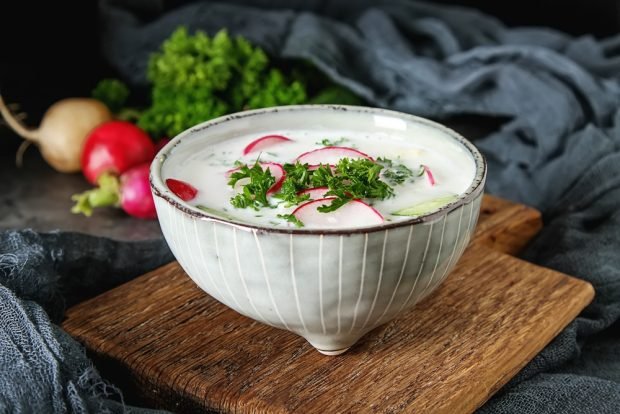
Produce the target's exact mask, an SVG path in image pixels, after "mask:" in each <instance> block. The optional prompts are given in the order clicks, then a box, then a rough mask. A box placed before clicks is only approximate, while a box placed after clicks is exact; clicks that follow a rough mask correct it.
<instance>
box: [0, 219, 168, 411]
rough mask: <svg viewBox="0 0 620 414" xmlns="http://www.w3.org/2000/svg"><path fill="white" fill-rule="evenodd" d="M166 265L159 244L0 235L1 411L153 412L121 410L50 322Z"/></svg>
mask: <svg viewBox="0 0 620 414" xmlns="http://www.w3.org/2000/svg"><path fill="white" fill-rule="evenodd" d="M171 260H172V255H171V253H170V250H169V249H168V246H167V245H166V243H165V241H163V240H153V241H144V242H139V243H131V242H116V241H112V240H107V239H101V238H97V237H92V236H87V235H83V234H77V233H47V234H36V233H34V232H32V231H28V230H25V231H7V232H3V233H0V413H37V414H40V413H67V412H71V413H104V412H107V413H122V412H136V413H149V412H152V411H151V410H146V409H130V408H129V407H127V406H126V405H125V404H124V403H123V398H122V394H121V392H120V390H118V389H117V388H116V387H114V386H113V385H112V384H109V383H107V382H106V381H104V380H103V379H102V378H101V376H100V375H99V373H98V372H97V370H96V368H95V367H94V366H93V365H92V363H91V362H90V360H89V359H88V358H87V356H86V353H85V351H84V349H83V348H82V347H81V346H80V345H79V344H78V343H77V342H75V341H74V340H73V339H72V338H71V337H70V336H69V335H67V334H66V333H65V332H64V331H63V330H62V329H60V328H59V327H58V326H57V325H56V324H57V323H59V322H60V320H61V319H62V314H63V311H64V309H65V308H66V307H68V306H71V305H73V304H75V303H77V302H79V301H81V300H84V299H85V298H87V297H90V296H94V295H96V294H98V293H101V292H103V291H105V290H107V289H110V288H111V287H113V286H116V285H118V284H120V283H122V282H125V281H127V280H129V279H130V278H133V277H135V276H136V275H138V274H140V273H142V272H144V271H147V270H149V269H154V268H156V267H158V266H160V265H162V264H164V263H167V262H170V261H171Z"/></svg>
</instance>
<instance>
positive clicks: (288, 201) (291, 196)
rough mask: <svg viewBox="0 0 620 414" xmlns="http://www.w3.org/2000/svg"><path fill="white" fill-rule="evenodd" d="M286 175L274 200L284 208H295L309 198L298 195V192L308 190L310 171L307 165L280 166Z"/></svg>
mask: <svg viewBox="0 0 620 414" xmlns="http://www.w3.org/2000/svg"><path fill="white" fill-rule="evenodd" d="M282 168H283V169H284V172H285V173H286V178H285V179H284V182H283V183H282V187H280V191H279V192H278V193H276V194H275V195H274V197H275V198H278V199H280V200H282V201H283V202H284V203H285V204H284V205H285V207H291V206H295V205H297V204H300V203H301V202H303V201H306V200H308V199H309V198H310V196H309V195H308V194H302V195H299V192H300V191H303V190H305V189H306V188H309V186H310V180H311V177H312V171H310V170H308V164H301V163H300V162H299V161H297V162H296V163H295V164H288V163H287V164H284V165H283V166H282Z"/></svg>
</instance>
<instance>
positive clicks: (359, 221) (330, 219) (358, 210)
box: [293, 197, 383, 229]
mask: <svg viewBox="0 0 620 414" xmlns="http://www.w3.org/2000/svg"><path fill="white" fill-rule="evenodd" d="M332 200H334V197H327V198H320V199H318V200H314V201H308V202H307V203H304V204H302V205H301V206H299V207H297V208H296V209H295V211H293V215H294V216H295V217H297V219H299V220H300V221H301V222H302V223H304V226H305V227H314V228H330V229H332V228H345V227H362V226H372V225H376V224H381V223H383V216H382V215H381V213H379V212H378V211H377V210H375V209H374V208H373V207H371V206H369V205H368V204H366V203H364V202H363V201H361V200H352V201H350V202H348V203H347V204H345V205H344V206H342V207H340V208H339V209H337V210H334V211H330V212H329V213H321V212H320V211H318V210H317V208H319V207H321V206H322V205H329V204H330V203H331V201H332Z"/></svg>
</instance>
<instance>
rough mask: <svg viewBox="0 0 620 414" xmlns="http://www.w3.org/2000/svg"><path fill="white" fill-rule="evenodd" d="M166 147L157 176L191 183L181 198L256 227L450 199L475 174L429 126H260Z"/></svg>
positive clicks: (342, 219) (304, 223) (384, 212)
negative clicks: (168, 155)
mask: <svg viewBox="0 0 620 414" xmlns="http://www.w3.org/2000/svg"><path fill="white" fill-rule="evenodd" d="M172 155H173V156H174V159H175V161H174V162H166V163H164V167H163V170H162V177H163V179H164V181H166V182H167V183H168V186H169V187H170V189H171V190H172V191H173V192H175V193H177V195H179V192H178V188H177V187H175V186H173V185H171V184H170V182H171V181H170V179H173V180H178V181H180V182H181V183H182V184H187V185H188V186H190V187H191V188H193V189H195V191H192V192H191V194H190V195H186V194H185V195H184V196H183V197H181V198H183V199H184V200H186V202H187V203H188V204H190V205H192V206H194V207H197V208H199V209H202V210H204V211H206V212H208V213H209V214H211V215H217V216H220V217H222V218H225V219H232V220H235V221H239V222H247V223H252V224H256V225H261V226H265V227H295V226H297V227H305V228H351V227H366V226H369V225H378V224H381V223H385V222H393V221H399V220H406V219H410V218H411V217H412V216H418V215H422V214H425V213H428V212H430V211H432V210H435V209H437V208H439V207H441V206H442V205H445V204H446V203H449V202H451V201H453V200H454V199H455V198H456V197H457V196H458V195H459V194H461V193H463V192H464V191H466V190H467V188H468V187H469V186H470V184H471V183H472V181H473V179H474V175H475V163H474V160H473V157H472V156H471V154H470V153H469V151H468V150H467V149H466V148H465V147H464V146H463V145H461V144H460V143H458V142H457V141H455V140H454V139H452V138H451V137H450V136H448V135H447V134H445V133H443V132H442V131H438V130H435V129H432V128H430V127H429V128H424V129H421V130H420V131H418V133H416V134H414V135H411V134H410V133H409V134H405V133H402V132H401V133H396V132H395V133H387V132H368V133H363V132H359V131H353V130H346V129H343V130H330V131H329V132H326V131H322V130H273V131H261V132H260V133H258V134H248V135H241V136H237V137H234V138H229V139H224V140H221V141H220V142H213V143H208V144H206V145H204V147H202V148H199V149H196V148H195V146H187V147H186V148H183V147H182V146H180V147H179V148H175V149H173V154H172ZM343 159H346V160H345V161H342V160H343ZM377 165H378V166H379V167H380V168H379V167H375V166H377ZM246 167H247V168H246ZM295 168H297V169H296V170H295V171H296V173H295V172H293V170H294V169H295ZM251 171H253V172H254V173H256V174H254V178H252V177H250V176H251V175H252V174H253V173H252V172H251ZM261 172H263V173H264V174H262V175H261V174H260V173H261ZM295 174H297V175H299V177H296V176H295ZM300 174H301V175H300ZM304 174H305V175H304ZM301 176H303V177H305V178H300V177H301ZM313 176H314V177H313ZM294 177H296V181H294V180H293V178H294ZM308 177H309V178H308ZM334 177H335V178H334ZM368 177H369V178H368ZM287 179H290V181H291V182H289V183H286V180H287ZM231 180H232V181H231ZM252 180H254V181H252ZM304 180H305V181H304ZM367 180H369V181H367ZM234 181H236V182H234ZM263 181H264V182H263ZM358 181H359V182H358ZM261 185H263V187H264V186H265V185H266V186H267V187H265V188H262V190H261V189H260V188H259V187H260V186H261ZM317 186H318V187H319V188H318V189H314V190H313V188H316V187H317ZM246 187H247V188H246ZM257 188H259V190H258V191H257V190H256V189H257ZM293 190H294V191H293ZM330 190H331V192H330ZM287 194H288V198H287ZM295 194H296V196H295ZM360 194H362V195H365V197H359V195H360ZM292 198H294V199H292ZM261 200H262V201H261ZM335 200H336V204H334V205H332V203H333V202H334V201H335ZM326 206H328V207H326ZM329 206H331V207H329ZM336 207H337V208H336ZM321 210H323V211H321ZM325 210H329V211H325Z"/></svg>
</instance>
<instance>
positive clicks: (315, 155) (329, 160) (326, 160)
mask: <svg viewBox="0 0 620 414" xmlns="http://www.w3.org/2000/svg"><path fill="white" fill-rule="evenodd" d="M342 158H352V159H359V158H366V159H367V160H370V161H374V159H373V158H372V157H371V156H369V155H368V154H364V153H363V152H361V151H358V150H356V149H355V148H349V147H323V148H319V149H315V150H312V151H308V152H304V153H303V154H301V155H300V156H299V157H297V161H299V162H300V163H302V164H310V165H316V164H331V165H334V164H337V163H338V160H340V159H342Z"/></svg>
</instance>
